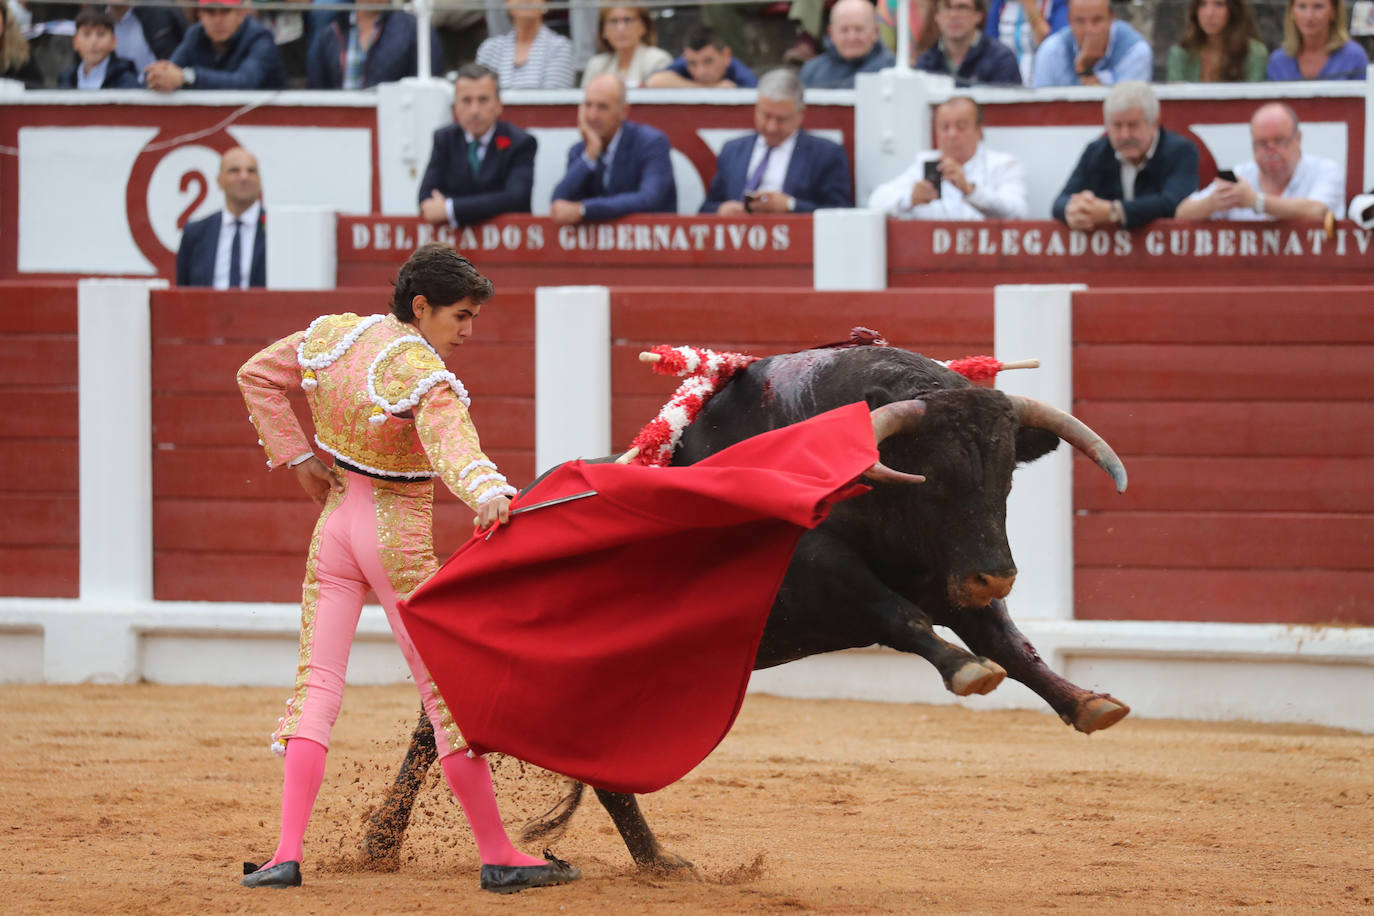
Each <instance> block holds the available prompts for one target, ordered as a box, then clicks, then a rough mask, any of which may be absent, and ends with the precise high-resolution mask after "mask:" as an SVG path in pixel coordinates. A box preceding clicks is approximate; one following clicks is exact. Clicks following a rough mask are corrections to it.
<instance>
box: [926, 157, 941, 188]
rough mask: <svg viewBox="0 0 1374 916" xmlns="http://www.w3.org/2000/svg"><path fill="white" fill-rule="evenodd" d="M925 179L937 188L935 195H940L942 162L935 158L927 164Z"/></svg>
mask: <svg viewBox="0 0 1374 916" xmlns="http://www.w3.org/2000/svg"><path fill="white" fill-rule="evenodd" d="M924 177H925V180H926V181H928V182H930V183H931V185H933V186H934V188H935V196H936V197H939V196H940V163H939V162H936V161H934V160H931V161H930V162H927V163H926V164H925V176H924Z"/></svg>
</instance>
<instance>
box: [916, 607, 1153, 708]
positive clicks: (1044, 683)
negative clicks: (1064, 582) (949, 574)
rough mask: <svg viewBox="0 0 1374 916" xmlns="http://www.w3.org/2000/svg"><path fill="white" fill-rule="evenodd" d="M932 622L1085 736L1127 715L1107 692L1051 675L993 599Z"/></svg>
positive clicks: (1003, 609) (943, 615)
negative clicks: (999, 667)
mask: <svg viewBox="0 0 1374 916" xmlns="http://www.w3.org/2000/svg"><path fill="white" fill-rule="evenodd" d="M937 622H938V623H940V624H942V625H944V626H948V627H949V628H950V629H951V630H953V631H954V632H955V633H958V634H959V638H960V639H962V640H963V641H964V642H965V643H966V644H967V645H968V647H969V648H970V649H972V650H973V651H974V652H978V653H981V654H983V655H986V656H987V657H988V658H990V659H993V660H994V661H996V662H998V663H999V664H1001V665H1002V666H1003V667H1004V668H1006V669H1007V673H1008V674H1010V675H1011V677H1012V678H1013V679H1014V680H1018V681H1020V682H1021V683H1023V684H1025V685H1026V686H1027V687H1029V688H1030V689H1031V690H1034V691H1035V692H1036V693H1037V694H1039V695H1040V697H1041V698H1043V699H1044V700H1045V702H1046V703H1049V704H1050V708H1052V709H1053V710H1054V711H1055V712H1057V713H1059V718H1061V719H1063V720H1064V721H1065V722H1067V723H1068V724H1069V725H1072V726H1073V727H1074V728H1076V729H1078V730H1079V731H1081V732H1083V733H1084V734H1088V733H1091V732H1095V731H1100V730H1102V729H1104V728H1107V727H1109V726H1112V725H1115V724H1116V723H1117V722H1120V721H1121V720H1122V719H1124V718H1125V717H1126V714H1127V713H1129V712H1130V711H1131V708H1130V707H1129V706H1127V705H1126V704H1125V703H1123V702H1121V701H1120V700H1118V699H1117V698H1116V697H1113V696H1111V695H1110V694H1106V693H1093V692H1092V691H1090V690H1084V689H1083V688H1082V687H1079V686H1077V685H1076V684H1072V683H1070V682H1069V681H1067V680H1065V679H1064V678H1062V677H1060V676H1059V675H1058V674H1056V673H1055V672H1054V671H1053V670H1052V669H1051V668H1050V667H1049V666H1048V665H1046V664H1045V662H1044V661H1043V660H1042V659H1041V658H1040V653H1039V652H1037V651H1035V646H1033V645H1031V641H1030V640H1029V639H1027V638H1026V636H1025V634H1024V633H1022V632H1021V631H1020V630H1019V629H1017V628H1016V624H1014V623H1012V620H1011V617H1010V616H1009V615H1008V614H1007V605H1006V603H1005V602H1003V601H993V602H992V604H990V605H988V606H987V607H986V608H982V609H980V610H973V609H970V608H960V609H956V610H952V611H949V612H948V613H947V614H941V615H940V616H939V618H938V619H937Z"/></svg>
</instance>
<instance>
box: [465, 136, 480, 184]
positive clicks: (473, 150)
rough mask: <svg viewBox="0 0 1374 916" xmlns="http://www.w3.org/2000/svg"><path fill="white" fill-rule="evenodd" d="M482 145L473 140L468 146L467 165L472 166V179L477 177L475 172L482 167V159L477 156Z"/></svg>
mask: <svg viewBox="0 0 1374 916" xmlns="http://www.w3.org/2000/svg"><path fill="white" fill-rule="evenodd" d="M481 150H482V144H480V143H478V142H477V141H476V140H473V141H472V142H471V143H469V144H468V165H470V166H472V177H473V178H476V177H477V171H478V169H480V168H481V167H482V159H481V157H480V156H478V155H477V154H478V153H479V152H481Z"/></svg>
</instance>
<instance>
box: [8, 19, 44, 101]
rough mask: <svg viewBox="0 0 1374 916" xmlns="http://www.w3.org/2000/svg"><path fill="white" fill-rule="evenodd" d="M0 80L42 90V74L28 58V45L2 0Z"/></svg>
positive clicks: (30, 58)
mask: <svg viewBox="0 0 1374 916" xmlns="http://www.w3.org/2000/svg"><path fill="white" fill-rule="evenodd" d="M0 79H6V80H18V81H19V82H21V83H23V84H24V85H25V86H26V87H28V88H29V89H41V88H43V74H42V73H41V72H40V71H39V69H38V65H37V64H36V63H35V62H34V60H33V58H32V57H30V56H29V43H28V41H27V40H26V39H25V38H24V32H23V30H22V29H21V28H20V27H19V23H17V22H13V21H12V15H11V12H10V7H9V4H8V3H5V2H4V0H0Z"/></svg>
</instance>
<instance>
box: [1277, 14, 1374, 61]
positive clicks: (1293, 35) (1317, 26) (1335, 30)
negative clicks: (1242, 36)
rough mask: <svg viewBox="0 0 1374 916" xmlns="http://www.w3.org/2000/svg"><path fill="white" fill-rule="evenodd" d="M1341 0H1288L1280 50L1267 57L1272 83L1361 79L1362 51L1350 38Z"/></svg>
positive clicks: (1363, 57)
mask: <svg viewBox="0 0 1374 916" xmlns="http://www.w3.org/2000/svg"><path fill="white" fill-rule="evenodd" d="M1345 23H1346V13H1345V3H1344V0H1288V12H1286V13H1285V14H1284V17H1283V47H1281V48H1275V49H1274V53H1273V54H1271V55H1269V66H1268V68H1267V69H1266V70H1265V76H1267V77H1268V78H1269V79H1271V80H1362V79H1364V78H1365V69H1366V68H1367V67H1368V66H1369V56H1368V55H1367V54H1365V53H1364V48H1362V47H1360V45H1359V44H1358V43H1357V42H1354V41H1352V40H1351V39H1350V32H1349V31H1348V30H1347V29H1346V26H1345Z"/></svg>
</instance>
